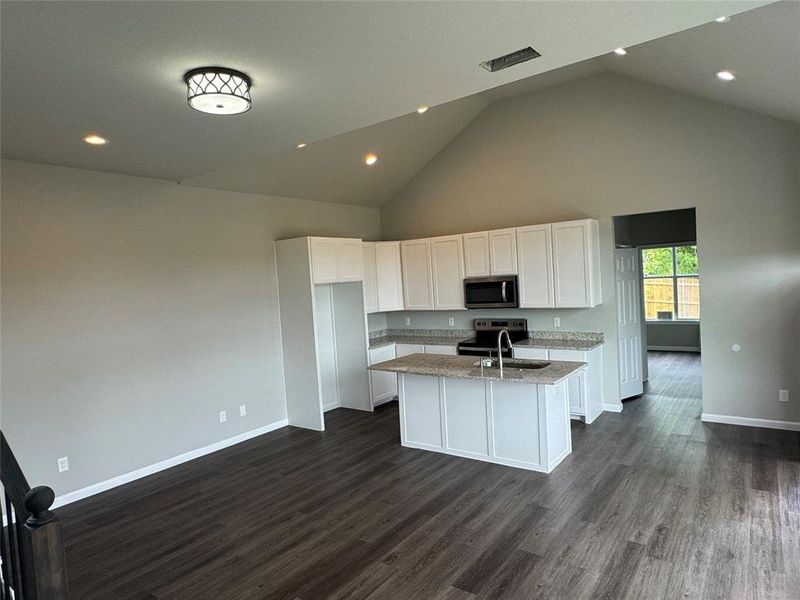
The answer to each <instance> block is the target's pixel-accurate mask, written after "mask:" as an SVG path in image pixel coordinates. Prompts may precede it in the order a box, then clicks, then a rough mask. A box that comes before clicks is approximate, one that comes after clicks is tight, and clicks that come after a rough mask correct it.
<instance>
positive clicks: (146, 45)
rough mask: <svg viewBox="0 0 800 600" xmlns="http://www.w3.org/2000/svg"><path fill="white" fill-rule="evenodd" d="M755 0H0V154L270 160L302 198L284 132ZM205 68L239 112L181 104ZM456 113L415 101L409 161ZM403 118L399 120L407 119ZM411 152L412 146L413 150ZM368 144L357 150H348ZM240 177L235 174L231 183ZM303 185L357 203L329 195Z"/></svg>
mask: <svg viewBox="0 0 800 600" xmlns="http://www.w3.org/2000/svg"><path fill="white" fill-rule="evenodd" d="M766 3H767V2H765V1H763V0H754V1H727V0H720V1H718V2H706V1H702V0H700V1H683V2H670V1H660V0H651V1H647V0H645V1H628V2H492V1H488V2H451V1H445V2H115V1H111V2H32V1H24V2H13V1H8V0H6V1H3V2H2V3H0V10H1V11H2V19H1V21H2V22H1V27H2V30H1V32H0V34H1V38H2V39H1V42H0V43H1V44H2V46H1V48H0V50H1V53H0V57H1V59H2V73H1V76H2V81H1V82H0V85H1V87H2V97H1V98H0V99H1V100H2V153H3V156H4V157H7V158H16V159H21V160H30V161H35V162H46V163H51V164H59V165H67V166H73V167H81V168H87V169H96V170H104V171H112V172H120V173H130V174H135V175H143V176H150V177H161V178H165V179H171V180H174V181H184V180H190V181H194V182H195V183H196V184H205V185H208V184H209V180H204V179H203V177H200V176H201V175H205V174H208V173H214V172H217V171H222V170H226V169H231V168H236V169H239V168H244V167H242V165H250V167H251V169H256V170H257V169H260V168H263V164H262V163H261V162H260V159H266V158H267V157H270V156H273V155H283V157H280V156H279V158H276V159H274V160H276V161H277V163H276V164H278V165H280V166H281V168H286V169H287V170H288V171H289V172H292V173H295V174H297V177H296V178H295V177H294V176H292V177H288V176H287V177H286V178H284V180H281V179H280V178H278V179H275V178H271V179H269V181H271V182H273V183H274V188H275V189H281V190H284V192H282V193H287V194H290V195H301V193H305V192H303V187H302V186H303V184H304V182H303V181H299V182H298V183H296V184H295V183H292V181H291V180H292V179H295V180H296V179H297V178H299V179H301V180H302V179H303V178H308V177H309V175H308V171H305V172H303V169H301V168H298V167H297V165H296V164H295V163H296V160H297V158H296V155H291V154H288V151H289V150H290V149H292V148H293V146H294V145H295V144H296V143H297V142H299V141H306V142H312V141H314V140H322V139H325V138H329V137H331V136H335V135H338V134H342V133H344V132H348V131H353V130H355V129H359V128H363V127H365V126H367V125H371V124H375V123H380V122H382V121H386V120H388V119H392V118H395V117H398V116H401V115H407V114H408V113H410V112H411V111H413V109H414V108H415V107H416V106H417V105H419V104H422V103H424V104H429V105H431V106H434V105H441V104H444V103H446V102H449V101H451V100H454V99H457V98H463V97H465V96H469V95H471V94H475V93H478V92H481V91H484V90H487V89H489V88H493V87H496V86H498V85H502V84H506V83H509V82H511V81H515V80H518V79H522V78H526V77H530V76H532V75H536V74H538V73H543V72H546V71H550V70H553V69H556V68H559V67H562V66H565V65H569V64H572V63H575V62H578V61H582V60H585V59H588V58H591V57H595V56H599V55H602V54H606V53H607V52H608V51H609V50H611V49H613V48H614V47H616V46H620V45H622V46H634V45H636V44H640V43H642V42H645V41H647V40H651V39H654V38H657V37H660V36H664V35H667V34H670V33H674V32H676V31H681V30H684V29H686V28H688V27H692V26H695V25H698V24H700V23H705V22H708V21H710V20H711V19H712V18H714V17H716V16H718V15H719V14H736V13H739V12H741V11H744V10H748V9H751V8H753V7H756V6H760V5H763V4H766ZM529 44H530V45H533V47H535V48H536V49H537V50H539V51H540V52H541V53H542V57H541V58H538V59H536V60H533V61H530V62H528V63H525V64H523V65H518V66H516V67H513V68H510V69H508V70H506V71H502V72H497V73H489V72H487V71H485V70H483V69H481V68H479V67H478V63H480V62H481V61H483V60H485V59H487V58H490V57H494V56H497V55H500V54H504V53H507V52H510V51H513V50H517V49H519V48H521V47H524V46H527V45H529ZM207 64H221V65H224V66H229V67H233V68H238V69H241V70H243V71H245V72H247V73H248V74H250V75H251V76H252V77H253V80H254V87H253V99H254V106H253V109H252V110H251V111H250V112H249V113H246V114H244V115H239V116H234V117H211V116H208V115H203V114H200V113H196V112H194V111H192V110H191V109H189V108H188V107H187V106H186V102H185V89H184V87H183V84H182V75H183V73H184V72H185V71H187V70H188V69H190V68H193V67H197V66H203V65H207ZM469 112H470V109H466V110H464V111H462V110H461V109H458V110H453V109H449V108H448V109H442V110H441V111H440V113H439V114H440V115H442V123H441V124H435V123H433V117H434V115H435V114H436V111H434V110H431V111H429V113H428V115H427V116H430V117H431V119H430V121H428V122H426V125H425V126H424V127H422V128H421V129H422V130H423V131H426V130H427V128H430V129H431V131H430V132H429V133H430V134H431V136H430V137H429V138H426V139H428V140H429V142H428V143H429V145H430V148H426V150H425V151H423V152H421V153H420V156H419V157H417V158H419V159H423V158H424V156H425V152H429V151H430V150H431V149H435V148H436V147H437V144H438V147H441V145H442V144H443V143H446V140H447V139H449V138H447V136H448V135H450V132H451V130H452V129H453V128H454V127H457V126H458V124H459V123H461V122H462V120H463V119H467V118H468V115H469ZM445 114H446V115H447V117H446V118H445ZM414 117H415V115H411V116H410V117H409V118H408V119H407V120H406V122H407V123H415V124H417V125H418V124H419V123H418V122H415V121H411V120H410V119H411V118H414ZM396 129H397V128H395V127H394V126H392V125H386V126H381V129H380V131H385V132H387V135H390V134H389V133H388V132H393V133H391V135H393V136H395V138H396V140H397V141H396V142H387V148H388V150H387V152H389V153H390V154H391V153H394V152H395V150H394V149H393V148H395V147H398V148H399V145H401V141H402V136H401V133H402V132H401V131H399V130H396ZM418 129H420V128H419V127H418ZM433 130H436V131H438V132H439V134H438V135H433V134H434V131H433ZM89 131H98V132H100V133H102V134H104V135H106V136H107V137H109V138H110V140H111V143H110V144H109V145H108V146H106V147H102V148H91V147H88V146H86V145H84V144H82V143H81V142H80V137H81V136H82V135H83V134H85V133H86V132H89ZM434 138H435V139H434ZM343 139H349V140H350V142H351V144H352V145H355V142H354V141H353V140H354V139H355V140H356V141H358V142H359V143H360V142H361V141H362V138H359V137H358V136H357V137H356V138H343ZM363 139H364V140H366V139H367V138H363ZM392 144H396V146H393V145H392ZM419 148H420V146H416V145H412V150H411V151H413V152H417V153H419V152H420V150H419ZM307 149H308V150H312V152H308V153H307V155H306V156H307V159H308V160H310V159H311V158H313V157H314V156H317V157H318V159H317V160H318V161H321V160H324V161H332V162H331V164H332V165H336V164H339V168H340V169H342V170H343V171H346V172H348V173H349V172H350V171H347V169H346V168H345V167H344V166H343V161H340V160H339V159H341V158H342V157H337V158H335V159H334V158H332V157H331V156H330V155H325V156H323V155H322V154H319V153H317V152H316V151H314V150H313V148H312V147H311V146H309V148H307ZM354 150H355V148H354ZM367 150H369V148H363V150H362V149H359V151H358V152H357V154H358V156H354V157H353V160H354V161H360V159H361V156H362V152H365V151H367ZM326 154H327V153H326ZM337 161H339V162H338V163H337ZM384 164H385V165H386V166H384V167H381V168H382V171H381V170H379V169H376V170H375V171H374V172H373V173H372V174H370V175H366V174H365V172H364V171H363V170H362V171H360V173H361V174H362V175H363V177H362V178H361V179H355V180H352V181H355V182H359V181H361V182H363V181H364V180H365V179H364V178H367V177H373V178H376V176H375V173H381V172H382V173H384V174H387V173H388V172H389V170H390V168H391V167H389V164H390V163H389V161H388V160H387V161H386V162H385V163H384ZM376 166H377V165H376ZM413 169H414V161H413V160H405V162H404V163H403V166H402V167H401V168H400V169H399V170H400V172H398V173H392V176H391V177H387V180H386V185H385V189H392V186H395V185H398V182H401V181H402V180H403V179H404V178H407V174H408V173H409V172H410V171H411V170H413ZM335 170H336V169H335V167H334V166H331V168H330V172H329V173H328V174H327V175H324V174H321V175H319V181H320V182H323V183H324V182H325V181H335V180H334V179H331V178H332V177H333V176H334V175H335V173H334V171H335ZM195 177H196V178H197V179H192V178H195ZM219 177H220V179H219V181H220V182H224V176H223V174H220V175H219ZM241 177H244V174H243V173H242V172H239V178H237V182H239V183H240V185H241ZM341 177H344V178H346V177H347V175H346V174H345V173H344V172H343V173H342V174H341ZM248 178H249V179H248ZM326 178H327V179H326ZM245 180H247V181H249V182H250V183H248V185H251V184H252V188H253V189H260V190H262V191H263V186H264V182H265V181H266V180H265V178H264V177H262V176H261V174H259V173H257V172H255V171H252V170H251V171H250V172H249V173H248V175H247V177H245ZM273 183H270V186H272V185H273ZM220 185H222V184H221V183H220ZM313 187H314V189H317V188H319V187H320V185H316V186H313ZM294 190H296V191H297V193H294ZM270 193H277V192H273V191H271V190H270ZM317 195H320V196H323V195H324V196H326V197H325V198H324V199H328V200H332V199H337V200H340V199H341V198H344V197H347V196H351V197H352V198H354V199H352V200H351V201H353V202H365V201H366V200H364V197H359V198H355V196H356V194H348V193H346V192H341V191H331V192H330V193H328V194H319V193H318V194H317ZM321 199H323V198H321Z"/></svg>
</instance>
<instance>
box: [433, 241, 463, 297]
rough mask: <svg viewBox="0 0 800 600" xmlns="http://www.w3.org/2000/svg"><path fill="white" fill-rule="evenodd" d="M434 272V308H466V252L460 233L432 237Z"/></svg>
mask: <svg viewBox="0 0 800 600" xmlns="http://www.w3.org/2000/svg"><path fill="white" fill-rule="evenodd" d="M430 256H431V265H432V274H433V308H434V309H435V310H458V309H463V308H464V253H463V249H462V245H461V236H460V235H447V236H443V237H437V238H431V239H430Z"/></svg>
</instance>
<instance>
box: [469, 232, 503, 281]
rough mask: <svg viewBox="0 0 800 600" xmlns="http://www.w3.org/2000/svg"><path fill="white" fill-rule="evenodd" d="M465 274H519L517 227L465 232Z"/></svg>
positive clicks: (470, 275)
mask: <svg viewBox="0 0 800 600" xmlns="http://www.w3.org/2000/svg"><path fill="white" fill-rule="evenodd" d="M461 237H462V239H463V240H464V276H465V277H484V276H487V275H516V274H517V233H516V230H515V229H495V230H494V231H478V232H475V233H465V234H464V235H462V236H461Z"/></svg>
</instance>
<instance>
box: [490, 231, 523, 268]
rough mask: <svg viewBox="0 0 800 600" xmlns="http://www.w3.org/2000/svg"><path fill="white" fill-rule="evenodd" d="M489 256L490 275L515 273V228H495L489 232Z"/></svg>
mask: <svg viewBox="0 0 800 600" xmlns="http://www.w3.org/2000/svg"><path fill="white" fill-rule="evenodd" d="M489 258H490V261H491V271H492V275H516V274H517V230H516V229H495V230H494V231H490V232H489Z"/></svg>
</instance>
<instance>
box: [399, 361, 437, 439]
mask: <svg viewBox="0 0 800 600" xmlns="http://www.w3.org/2000/svg"><path fill="white" fill-rule="evenodd" d="M400 393H401V394H402V396H403V398H404V401H403V402H401V404H400V423H401V427H400V430H401V438H402V439H401V442H402V443H403V444H406V443H408V444H411V445H413V446H415V447H421V448H426V447H427V448H431V449H441V448H442V445H443V444H442V410H441V404H442V403H441V402H439V378H437V377H426V376H424V375H403V376H401V377H400ZM432 399H433V401H431V400H432Z"/></svg>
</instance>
